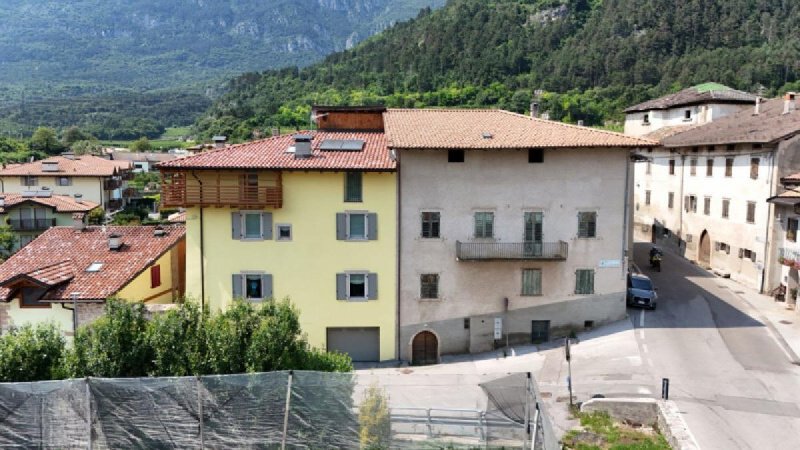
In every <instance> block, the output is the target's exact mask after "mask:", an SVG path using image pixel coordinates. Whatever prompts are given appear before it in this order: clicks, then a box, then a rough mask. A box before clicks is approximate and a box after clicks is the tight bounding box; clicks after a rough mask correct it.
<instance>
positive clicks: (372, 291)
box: [367, 273, 378, 300]
mask: <svg viewBox="0 0 800 450" xmlns="http://www.w3.org/2000/svg"><path fill="white" fill-rule="evenodd" d="M377 299H378V274H377V273H369V274H367V300H377Z"/></svg>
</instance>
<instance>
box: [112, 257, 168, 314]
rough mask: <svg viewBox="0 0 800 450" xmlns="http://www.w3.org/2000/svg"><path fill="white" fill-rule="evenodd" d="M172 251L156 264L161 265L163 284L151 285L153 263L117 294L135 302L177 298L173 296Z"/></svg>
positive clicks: (164, 300) (160, 301) (152, 301)
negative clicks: (154, 286) (153, 286)
mask: <svg viewBox="0 0 800 450" xmlns="http://www.w3.org/2000/svg"><path fill="white" fill-rule="evenodd" d="M173 249H174V248H173ZM172 253H173V250H170V251H168V252H167V253H165V254H164V255H163V256H161V258H159V259H158V261H156V264H159V265H161V286H158V287H156V288H151V287H150V268H151V267H153V266H152V265H151V266H147V268H146V269H145V270H144V272H142V273H140V274H139V276H138V277H136V278H134V279H133V280H132V281H131V282H130V283H128V284H127V285H125V287H123V288H122V289H120V291H119V293H117V296H118V297H119V298H123V299H125V300H130V301H135V302H138V301H142V300H146V299H150V300H146V302H147V303H172V302H173V301H174V300H175V299H173V298H172V292H173V286H172V263H173V260H172V259H173V258H172ZM151 297H152V298H151Z"/></svg>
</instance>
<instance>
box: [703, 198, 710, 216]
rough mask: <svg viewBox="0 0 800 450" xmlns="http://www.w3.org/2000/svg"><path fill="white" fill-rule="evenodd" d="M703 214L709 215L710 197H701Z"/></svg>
mask: <svg viewBox="0 0 800 450" xmlns="http://www.w3.org/2000/svg"><path fill="white" fill-rule="evenodd" d="M703 214H705V215H707V216H710V215H711V197H706V198H704V199H703Z"/></svg>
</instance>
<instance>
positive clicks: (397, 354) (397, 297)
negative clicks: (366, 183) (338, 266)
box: [394, 150, 403, 361]
mask: <svg viewBox="0 0 800 450" xmlns="http://www.w3.org/2000/svg"><path fill="white" fill-rule="evenodd" d="M395 152H396V153H395V165H396V167H397V172H395V173H396V175H395V176H396V177H397V182H396V189H397V192H396V194H395V195H396V197H397V201H396V204H397V206H396V208H397V224H398V226H397V243H396V244H395V251H396V253H397V255H396V258H395V264H397V279H396V281H395V284H396V285H397V286H396V290H397V292H396V295H395V299H394V300H395V310H396V314H395V328H396V329H397V331H396V333H395V334H396V335H397V336H396V339H395V341H396V342H397V344H395V350H394V351H395V357H396V358H397V360H398V361H399V360H400V359H401V353H400V351H401V349H402V348H403V347H402V343H401V342H400V337H401V333H400V323H401V322H400V291H401V285H400V279H401V278H400V270H401V269H400V250H401V246H402V244H401V242H402V240H401V237H402V230H403V221H402V220H401V219H402V208H401V205H400V200H401V198H400V187H401V186H400V185H401V183H400V152H398V151H397V150H395Z"/></svg>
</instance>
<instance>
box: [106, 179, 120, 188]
mask: <svg viewBox="0 0 800 450" xmlns="http://www.w3.org/2000/svg"><path fill="white" fill-rule="evenodd" d="M121 186H122V180H115V179H113V178H108V179H105V180H103V190H106V191H113V190H114V189H119V188H120V187H121Z"/></svg>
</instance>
